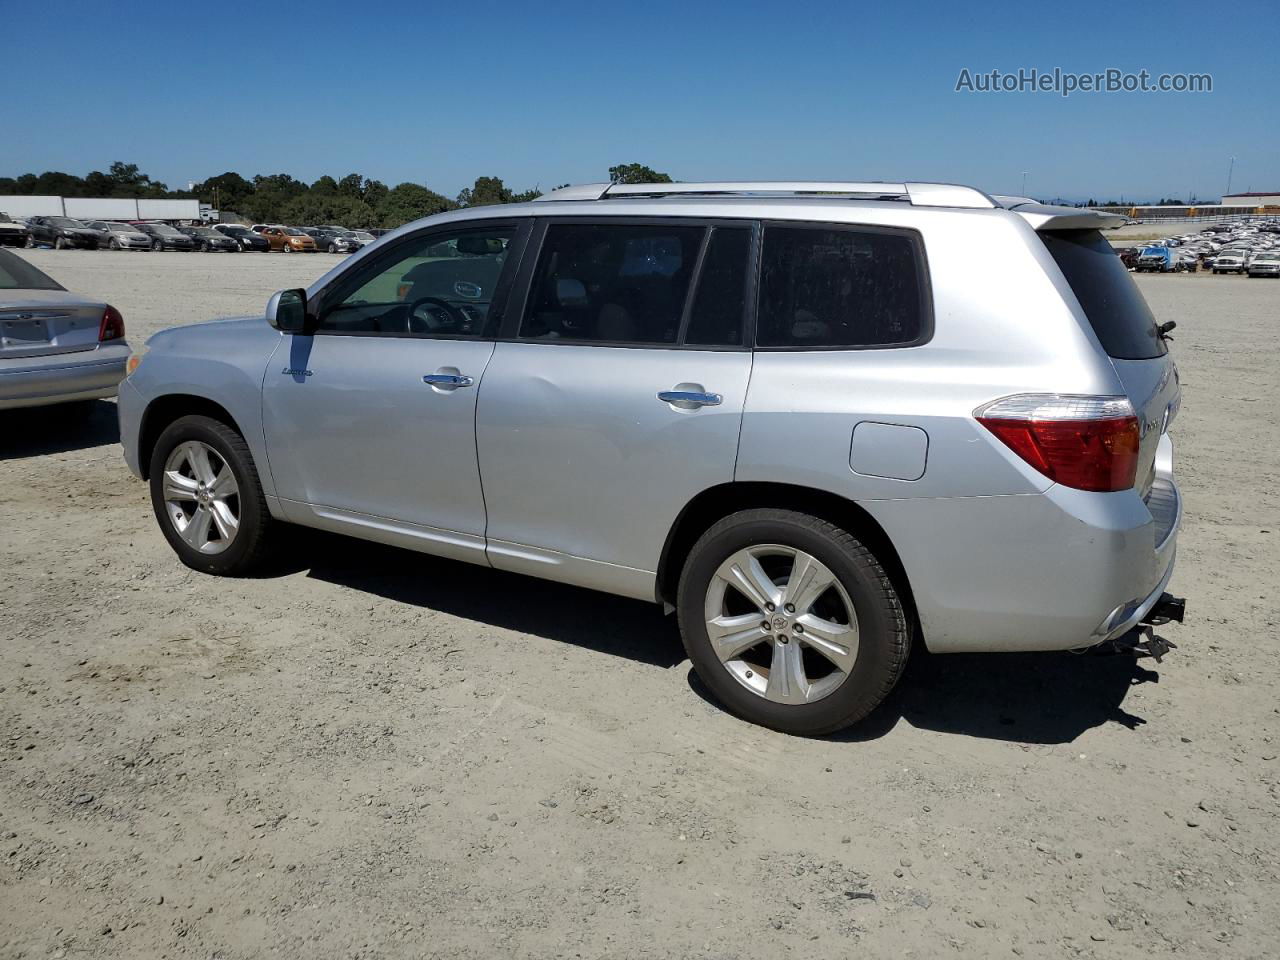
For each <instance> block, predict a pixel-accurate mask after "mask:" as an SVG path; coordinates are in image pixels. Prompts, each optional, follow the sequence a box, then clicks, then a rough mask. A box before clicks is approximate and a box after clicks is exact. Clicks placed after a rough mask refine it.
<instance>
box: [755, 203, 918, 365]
mask: <svg viewBox="0 0 1280 960" xmlns="http://www.w3.org/2000/svg"><path fill="white" fill-rule="evenodd" d="M760 260H761V263H760V303H759V313H758V318H757V321H756V345H757V346H760V347H799V348H805V347H808V348H821V347H825V348H829V349H830V348H857V347H890V346H905V345H908V344H914V343H919V342H921V341H923V340H924V339H927V334H928V322H927V307H926V304H927V298H926V294H925V285H924V271H923V264H922V261H923V256H922V253H921V249H920V244H919V242H918V240H917V239H916V237H915V235H914V234H911V233H908V232H906V231H891V230H879V229H871V228H866V227H859V228H854V229H841V228H837V227H825V226H824V227H808V226H804V227H791V226H785V227H784V226H770V227H766V228H765V231H764V246H763V248H762V251H761V258H760Z"/></svg>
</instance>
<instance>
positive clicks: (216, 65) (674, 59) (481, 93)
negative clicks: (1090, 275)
mask: <svg viewBox="0 0 1280 960" xmlns="http://www.w3.org/2000/svg"><path fill="white" fill-rule="evenodd" d="M1152 10H1156V11H1158V16H1154V17H1153V16H1151V15H1150V14H1151V12H1152ZM1277 12H1280V8H1278V7H1277V4H1276V2H1275V0H1257V2H1251V0H1245V2H1238V3H1235V4H1233V5H1230V6H1229V7H1228V8H1224V9H1222V10H1220V9H1218V8H1216V7H1214V6H1213V5H1212V4H1210V5H1206V4H1205V3H1204V2H1203V0H1197V2H1191V3H1181V2H1168V0H1162V2H1159V3H1156V4H1155V5H1154V7H1153V6H1152V4H1151V3H1138V2H1130V3H1124V4H1121V3H1115V2H1106V3H1092V2H1075V3H1055V4H1053V5H1052V6H1051V7H1050V8H1049V9H1040V5H1039V4H1037V3H1034V2H1023V3H1007V2H990V3H983V4H969V3H958V2H954V0H952V2H947V3H943V4H937V5H936V6H934V5H932V4H926V3H914V4H904V3H897V4H887V3H873V4H855V3H830V4H828V3H803V2H791V3H755V2H751V0H740V2H737V3H726V4H712V3H705V4H704V3H696V2H689V0H686V2H683V3H666V2H663V0H650V2H646V3H643V4H637V5H634V6H631V5H627V4H605V3H594V4H570V3H556V2H544V3H541V4H510V5H508V4H504V3H500V2H485V3H466V2H458V0H455V2H452V3H447V4H433V3H424V2H407V3H399V2H396V3H379V2H374V0H368V2H359V0H348V2H345V3H331V2H328V0H311V2H305V3H299V2H291V3H270V2H265V0H264V2H258V3H253V4H249V3H241V2H238V0H226V2H222V3H213V4H201V5H199V6H196V5H190V6H189V5H187V4H183V3H148V2H130V3H127V4H114V3H102V2H93V3H81V2H78V0H72V2H55V3H40V4H37V3H35V2H32V0H0V23H3V25H4V29H3V31H0V35H2V36H3V40H2V41H0V48H2V49H0V54H3V62H4V68H5V69H4V72H5V76H6V80H5V84H4V88H3V94H0V138H2V139H0V143H2V144H3V147H2V148H0V176H13V175H16V174H18V173H24V172H27V171H35V172H40V171H43V170H46V169H55V170H64V171H66V172H69V173H76V174H84V173H87V172H88V171H89V170H92V169H104V170H105V169H106V167H107V166H108V165H109V164H110V162H111V161H113V160H124V161H127V162H134V163H138V164H139V165H140V166H141V167H142V169H143V170H144V171H146V172H147V173H149V174H151V176H152V177H154V178H156V179H160V180H163V181H165V182H167V183H168V184H169V185H170V186H179V185H185V183H186V182H187V181H188V180H200V179H204V178H205V177H208V176H211V175H213V174H217V173H222V172H223V171H226V170H235V171H238V172H239V173H242V174H244V175H246V176H252V175H253V174H255V173H290V174H292V175H294V176H296V177H298V178H299V179H302V180H306V181H311V180H314V179H315V178H316V177H318V176H320V175H321V174H326V173H327V174H331V175H334V176H342V175H344V174H346V173H350V172H353V171H355V172H359V173H362V174H364V175H365V176H369V177H373V178H376V179H379V180H383V181H385V182H386V183H388V184H389V185H394V184H396V183H399V182H401V181H404V180H409V181H413V182H418V183H425V184H426V185H428V186H430V187H432V188H433V189H435V190H438V191H440V192H442V193H445V194H448V195H453V194H456V193H457V191H458V190H459V189H460V188H462V187H463V186H466V185H468V184H469V183H470V182H471V181H472V180H473V179H474V178H475V177H476V176H478V175H495V176H500V177H502V178H503V179H504V180H505V181H506V182H507V184H508V185H509V186H512V187H515V188H517V189H525V188H528V187H533V186H535V185H541V186H542V187H543V188H546V187H549V186H553V185H556V184H559V183H564V182H575V183H576V182H584V181H592V180H602V179H605V178H606V177H607V169H608V167H609V166H611V165H613V164H616V163H623V162H633V161H635V162H642V163H647V164H649V165H650V166H652V167H654V168H656V169H658V170H664V171H667V172H669V173H670V174H671V175H672V176H674V177H675V178H677V179H682V180H699V179H751V178H760V179H780V178H788V179H883V180H902V179H915V180H945V181H953V182H962V183H970V184H973V185H975V186H978V187H981V188H983V189H986V190H989V191H991V192H1004V193H1017V192H1019V191H1020V190H1021V188H1022V181H1023V178H1022V173H1023V171H1026V173H1027V176H1026V189H1027V192H1028V193H1031V194H1033V195H1036V196H1040V197H1051V196H1062V197H1068V198H1082V199H1083V198H1087V197H1090V196H1096V197H1098V198H1099V199H1101V198H1102V197H1103V195H1106V196H1108V197H1110V196H1115V195H1119V194H1124V195H1125V196H1126V197H1135V196H1136V197H1156V196H1160V195H1176V196H1185V195H1186V193H1187V192H1188V191H1189V190H1194V191H1196V192H1197V193H1198V194H1200V195H1201V196H1210V195H1211V196H1213V197H1217V196H1218V195H1219V194H1221V193H1222V191H1223V189H1224V188H1225V186H1226V179H1227V170H1228V163H1229V158H1230V157H1231V156H1233V155H1234V156H1235V157H1236V162H1235V171H1234V177H1233V180H1232V187H1233V189H1234V190H1237V191H1239V190H1248V189H1253V190H1264V189H1266V190H1280V56H1277V55H1276V54H1275V52H1274V51H1275V49H1276V41H1277V39H1280V30H1277V26H1276V14H1277ZM1227 14H1229V15H1227ZM1242 38H1244V39H1242ZM1250 40H1251V41H1252V42H1250ZM1020 67H1021V68H1032V67H1035V68H1039V69H1041V70H1052V69H1053V68H1054V67H1060V68H1062V69H1063V70H1066V71H1073V72H1076V73H1089V72H1094V71H1101V70H1104V69H1106V68H1107V67H1118V68H1120V69H1123V70H1127V71H1134V72H1136V71H1138V70H1142V69H1145V70H1148V71H1150V72H1151V73H1152V74H1153V75H1156V74H1159V73H1162V72H1169V73H1174V72H1185V73H1192V72H1195V73H1200V72H1205V73H1210V74H1212V76H1213V92H1212V93H1208V94H1176V93H1133V94H1083V93H1077V94H1075V95H1074V96H1072V97H1070V98H1066V99H1064V98H1062V97H1060V96H1058V95H1056V94H1048V93H1035V94H1032V93H1001V94H973V93H970V94H962V93H956V92H954V88H955V84H956V80H957V77H958V76H959V74H960V71H961V69H962V68H968V69H969V70H971V71H973V72H975V73H977V72H983V71H990V70H992V69H999V70H1002V71H1006V72H1013V71H1016V70H1018V68H1020Z"/></svg>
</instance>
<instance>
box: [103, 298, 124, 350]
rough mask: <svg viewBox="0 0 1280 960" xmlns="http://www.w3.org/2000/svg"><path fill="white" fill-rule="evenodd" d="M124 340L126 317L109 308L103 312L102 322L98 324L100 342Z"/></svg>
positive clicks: (113, 308)
mask: <svg viewBox="0 0 1280 960" xmlns="http://www.w3.org/2000/svg"><path fill="white" fill-rule="evenodd" d="M123 338H124V317H122V316H120V311H119V310H117V309H116V308H115V307H112V306H108V307H107V309H105V310H103V311H102V320H101V321H99V323H98V342H99V343H103V342H105V341H107V340H121V339H123Z"/></svg>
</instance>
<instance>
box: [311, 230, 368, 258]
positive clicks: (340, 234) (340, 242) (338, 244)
mask: <svg viewBox="0 0 1280 960" xmlns="http://www.w3.org/2000/svg"><path fill="white" fill-rule="evenodd" d="M302 232H303V233H305V234H306V235H307V236H309V237H310V238H311V239H312V240H314V241H315V243H316V249H317V250H325V251H327V252H329V253H355V252H356V251H357V250H359V249H360V248H361V247H363V246H364V244H363V243H362V242H360V240H358V239H357V238H356V235H355V233H354V232H353V231H351V230H333V229H330V228H329V227H303V228H302Z"/></svg>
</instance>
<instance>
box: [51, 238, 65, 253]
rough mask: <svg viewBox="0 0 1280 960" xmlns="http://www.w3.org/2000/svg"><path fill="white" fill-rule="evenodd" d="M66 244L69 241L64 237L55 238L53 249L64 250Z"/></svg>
mask: <svg viewBox="0 0 1280 960" xmlns="http://www.w3.org/2000/svg"><path fill="white" fill-rule="evenodd" d="M66 245H67V241H66V240H64V239H63V238H62V237H54V238H53V249H55V250H62V249H63V248H65V247H66Z"/></svg>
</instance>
